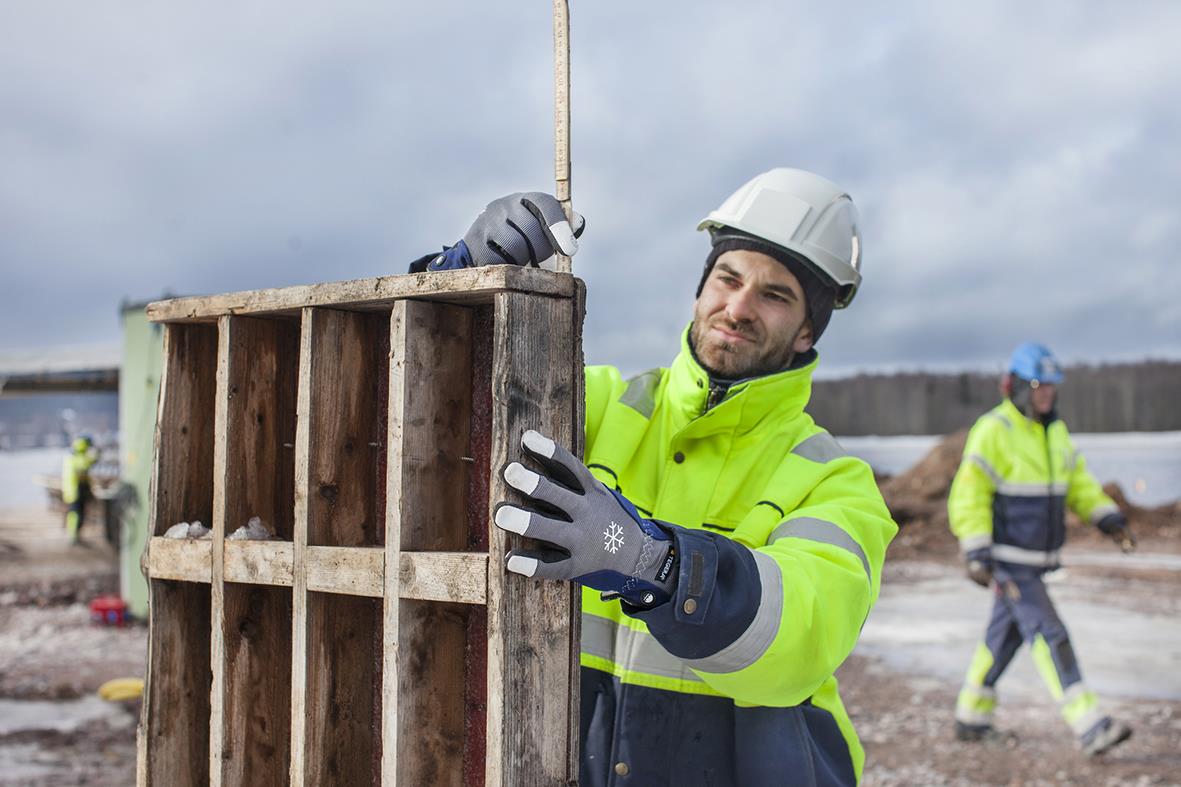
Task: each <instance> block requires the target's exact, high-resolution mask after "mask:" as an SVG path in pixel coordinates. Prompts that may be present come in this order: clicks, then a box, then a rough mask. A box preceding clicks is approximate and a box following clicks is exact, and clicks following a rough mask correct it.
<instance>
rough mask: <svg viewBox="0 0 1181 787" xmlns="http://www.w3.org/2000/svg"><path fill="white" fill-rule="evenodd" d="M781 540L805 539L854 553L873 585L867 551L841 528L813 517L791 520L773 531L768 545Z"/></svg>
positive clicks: (768, 539)
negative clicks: (866, 555)
mask: <svg viewBox="0 0 1181 787" xmlns="http://www.w3.org/2000/svg"><path fill="white" fill-rule="evenodd" d="M781 538H803V539H806V540H808V541H816V542H819V543H821V544H832V545H833V546H836V547H840V548H841V549H844V550H846V551H848V552H852V553H853V554H854V555H856V556H857V559H858V560H860V561H861V567H862V568H864V569H865V576H866V577H868V578H869V581H870V584H871V585H872V584H873V571H872V570H871V569H870V567H869V560H868V559H866V557H865V550H863V549H862V548H861V545H860V544H858V543H857V542H856V541H854V540H853V537H852V536H851V535H849V534H848V533H846V532H845V531H844V530H843V529H841V528H840V526H838V525H834V524H833V523H832V522H826V521H825V520H823V519H815V518H813V517H800V518H799V519H789V520H788V521H786V522H784V523H783V524H782V525H780V526H779V527H777V528H775V529H774V530H773V531H771V535H770V536H769V537H768V538H767V543H768V544H773V543H775V542H776V541H778V540H779V539H781Z"/></svg>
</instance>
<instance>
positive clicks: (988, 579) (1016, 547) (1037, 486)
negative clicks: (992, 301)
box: [947, 342, 1135, 756]
mask: <svg viewBox="0 0 1181 787" xmlns="http://www.w3.org/2000/svg"><path fill="white" fill-rule="evenodd" d="M1062 380H1063V375H1062V370H1061V368H1060V367H1059V365H1058V362H1057V361H1056V360H1055V359H1054V356H1053V355H1052V354H1051V353H1050V351H1049V350H1047V349H1046V348H1045V347H1043V346H1042V345H1040V344H1034V343H1032V342H1027V343H1025V344H1022V345H1020V346H1019V347H1018V348H1017V349H1016V350H1015V351H1014V352H1013V355H1012V357H1011V358H1010V360H1009V370H1008V372H1007V373H1006V374H1005V375H1004V377H1003V378H1002V381H1001V391H1002V393H1003V394H1004V401H1003V402H1001V404H999V405H997V406H996V407H994V408H993V409H992V410H990V411H989V412H987V413H985V414H984V415H983V416H981V418H980V419H979V420H978V421H977V422H976V424H975V425H974V426H973V427H972V430H971V431H970V432H969V433H968V441H967V444H966V445H965V446H964V458H963V462H962V463H961V464H960V467H959V470H958V471H957V472H956V476H955V480H954V481H953V482H952V485H951V495H950V498H949V500H948V506H947V508H948V516H949V519H950V523H951V530H952V532H953V533H954V534H955V535H956V537H957V538H959V540H960V549H961V551H962V552H963V555H964V559H965V563H966V567H967V572H968V577H969V578H970V579H972V581H974V582H976V583H977V584H979V585H981V586H983V587H989V586H990V585H991V586H992V587H993V590H994V592H995V595H996V600H995V602H994V603H993V608H992V618H991V619H990V620H989V623H988V628H987V629H986V631H985V635H984V641H983V642H981V643H980V644H979V645H978V646H977V648H976V655H975V656H974V657H973V659H972V664H971V666H970V667H969V668H968V675H967V678H966V679H965V681H964V686H963V689H962V690H961V691H960V694H959V699H958V701H957V703H956V711H955V718H956V736H957V737H958V738H959V739H960V740H967V741H976V740H982V739H985V738H990V737H993V736H994V735H995V733H994V731H993V728H992V717H993V712H994V710H995V709H996V682H997V681H998V680H999V679H1000V677H1001V674H1002V673H1004V671H1005V668H1006V667H1008V666H1009V662H1011V661H1012V660H1013V655H1014V654H1015V653H1016V652H1017V648H1018V647H1020V645H1021V643H1022V642H1026V643H1028V644H1029V647H1030V650H1031V652H1032V654H1033V660H1034V663H1035V664H1036V665H1037V668H1038V671H1039V672H1040V673H1041V676H1042V679H1043V680H1044V681H1045V683H1046V686H1047V687H1048V688H1049V690H1050V694H1051V695H1053V697H1054V699H1055V700H1056V701H1057V702H1058V704H1059V707H1060V708H1061V712H1062V717H1063V718H1064V719H1065V720H1066V723H1067V724H1069V725H1070V728H1071V729H1072V730H1073V731H1074V734H1075V735H1076V736H1078V739H1079V744H1080V746H1081V748H1082V750H1083V751H1084V752H1085V753H1086V754H1087V755H1088V756H1093V755H1097V754H1101V753H1103V752H1104V751H1107V750H1108V749H1110V748H1111V747H1113V746H1115V745H1117V744H1119V743H1120V742H1122V741H1124V740H1127V738H1128V737H1129V736H1131V734H1132V732H1131V730H1130V729H1129V728H1128V727H1127V725H1125V724H1123V723H1121V722H1117V721H1114V720H1113V719H1112V718H1111V717H1110V716H1107V715H1105V714H1103V713H1102V712H1101V711H1100V709H1099V705H1098V699H1097V698H1096V696H1095V693H1094V692H1092V691H1091V690H1090V689H1089V688H1087V685H1086V684H1085V683H1083V678H1082V673H1081V671H1080V669H1079V664H1078V659H1077V658H1076V657H1075V654H1074V648H1073V647H1072V646H1071V644H1070V637H1069V635H1068V634H1067V632H1066V627H1065V626H1064V625H1063V624H1062V621H1061V619H1060V618H1059V617H1058V613H1057V612H1056V611H1055V610H1054V604H1053V602H1052V601H1051V600H1050V596H1049V593H1048V592H1047V590H1046V586H1045V584H1044V583H1043V582H1042V576H1043V575H1044V574H1045V573H1046V572H1048V571H1052V570H1054V569H1056V568H1058V567H1059V550H1060V549H1061V547H1062V544H1063V542H1064V541H1065V540H1066V520H1065V510H1066V508H1067V507H1069V508H1070V509H1071V510H1072V511H1074V513H1075V514H1076V515H1077V516H1078V517H1079V518H1080V519H1082V520H1083V521H1084V522H1089V523H1091V524H1092V525H1095V526H1097V527H1098V528H1099V529H1100V530H1101V531H1103V532H1104V533H1106V534H1108V535H1110V536H1111V537H1112V538H1113V539H1115V540H1116V541H1117V542H1118V543H1120V544H1121V545H1122V546H1123V547H1124V548H1125V550H1130V549H1132V548H1134V546H1135V541H1134V539H1133V538H1132V535H1131V532H1130V531H1129V530H1128V524H1127V522H1126V521H1125V519H1124V516H1123V514H1121V513H1120V511H1119V509H1118V508H1117V507H1116V505H1115V503H1114V502H1113V501H1112V499H1111V498H1110V497H1108V496H1107V495H1105V494H1104V493H1103V489H1102V488H1101V487H1100V486H1099V483H1098V482H1097V481H1096V480H1095V477H1094V476H1092V475H1091V474H1090V473H1089V472H1088V471H1087V463H1086V460H1085V459H1083V457H1082V454H1080V453H1079V452H1078V451H1077V450H1076V449H1075V447H1074V444H1073V443H1072V442H1071V439H1070V433H1069V432H1068V431H1067V429H1066V424H1065V423H1063V422H1062V419H1061V418H1059V417H1058V414H1057V411H1056V409H1055V405H1056V400H1057V390H1058V386H1059V385H1060V384H1061V383H1062Z"/></svg>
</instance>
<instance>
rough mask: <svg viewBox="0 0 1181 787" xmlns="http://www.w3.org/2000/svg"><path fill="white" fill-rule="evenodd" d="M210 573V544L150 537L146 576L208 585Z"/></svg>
mask: <svg viewBox="0 0 1181 787" xmlns="http://www.w3.org/2000/svg"><path fill="white" fill-rule="evenodd" d="M212 574H213V541H212V540H209V541H193V540H189V539H182V538H164V537H163V536H153V537H152V539H151V542H150V543H149V544H148V576H149V577H150V578H152V579H176V580H181V581H184V582H204V583H205V584H207V585H208V584H209V583H210V581H211V579H212Z"/></svg>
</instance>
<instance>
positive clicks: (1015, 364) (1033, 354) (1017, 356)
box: [1009, 342, 1064, 385]
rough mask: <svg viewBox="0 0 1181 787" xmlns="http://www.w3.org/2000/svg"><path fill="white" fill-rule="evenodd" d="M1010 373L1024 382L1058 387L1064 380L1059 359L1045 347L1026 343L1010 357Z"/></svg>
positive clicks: (1034, 343)
mask: <svg viewBox="0 0 1181 787" xmlns="http://www.w3.org/2000/svg"><path fill="white" fill-rule="evenodd" d="M1009 372H1011V373H1012V374H1015V375H1017V376H1018V377H1020V378H1021V379H1022V380H1030V381H1032V380H1037V381H1038V382H1039V383H1051V384H1053V385H1057V384H1058V383H1060V382H1062V380H1063V379H1064V377H1063V374H1062V367H1061V366H1059V365H1058V359H1057V358H1055V357H1054V353H1052V352H1050V351H1049V349H1047V348H1046V347H1045V346H1044V345H1041V344H1038V343H1037V342H1025V343H1024V344H1021V345H1019V346H1018V347H1017V349H1016V350H1014V351H1013V354H1012V355H1011V356H1009Z"/></svg>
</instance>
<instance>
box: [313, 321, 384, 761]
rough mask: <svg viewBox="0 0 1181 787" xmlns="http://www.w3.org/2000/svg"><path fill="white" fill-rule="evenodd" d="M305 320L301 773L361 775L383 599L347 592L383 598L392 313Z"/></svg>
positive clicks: (369, 749)
mask: <svg viewBox="0 0 1181 787" xmlns="http://www.w3.org/2000/svg"><path fill="white" fill-rule="evenodd" d="M303 325H304V330H303V338H302V346H303V348H304V356H303V357H304V359H305V361H306V366H307V369H306V373H303V372H302V371H301V390H302V387H303V386H304V383H305V381H306V389H307V403H306V407H305V408H304V409H303V410H301V428H302V427H303V425H304V424H303V422H304V421H306V441H307V446H306V452H307V453H306V473H305V476H304V477H303V478H302V479H301V483H300V486H301V495H300V496H301V499H302V501H303V504H304V506H305V507H306V522H307V532H306V545H305V546H303V548H302V550H303V561H302V570H301V579H302V582H303V590H304V593H305V594H306V595H305V603H306V611H307V612H306V614H307V617H306V633H305V634H302V635H301V636H305V637H306V659H305V664H304V669H305V670H306V690H305V691H304V692H303V695H302V696H301V697H299V698H298V704H299V705H300V712H301V713H302V714H303V719H302V727H303V728H304V729H305V730H306V735H305V736H304V748H303V751H302V752H301V754H300V756H299V760H301V763H300V765H301V768H302V772H303V776H302V783H307V784H342V783H345V784H361V783H369V782H372V781H373V777H374V771H375V769H376V759H375V752H376V751H378V746H379V743H380V741H379V740H378V739H377V738H376V736H375V735H374V734H373V729H374V726H375V722H376V720H377V719H378V718H379V717H380V709H379V703H380V689H379V687H380V683H381V675H380V672H379V671H378V669H377V664H378V663H379V654H378V650H379V649H380V644H381V634H380V631H381V618H380V614H379V610H380V603H379V602H375V601H369V600H366V599H359V598H354V597H355V596H364V595H370V596H377V597H380V596H381V595H382V588H383V585H382V583H383V579H384V559H385V556H384V553H383V551H382V550H381V548H380V546H381V545H382V544H383V543H384V534H385V527H384V524H385V522H384V509H383V504H384V491H385V490H384V481H385V479H384V477H383V474H384V469H385V427H386V418H387V414H386V408H387V401H386V390H387V388H388V367H389V316H388V315H387V314H370V313H360V312H348V311H341V310H338V309H325V308H313V309H305V310H304V312H303ZM305 416H306V417H305ZM374 568H376V570H374ZM316 591H330V592H341V593H343V595H332V596H329V595H324V594H322V593H319V592H316ZM373 591H376V592H373ZM296 699H297V698H295V697H294V696H293V700H296Z"/></svg>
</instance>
